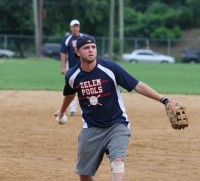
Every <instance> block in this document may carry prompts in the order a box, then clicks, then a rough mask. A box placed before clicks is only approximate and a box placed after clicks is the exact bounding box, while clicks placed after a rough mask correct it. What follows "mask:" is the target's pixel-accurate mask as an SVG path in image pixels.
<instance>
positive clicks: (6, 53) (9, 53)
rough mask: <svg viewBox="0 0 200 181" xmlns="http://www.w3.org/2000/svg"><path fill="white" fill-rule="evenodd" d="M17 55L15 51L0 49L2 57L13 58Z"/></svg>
mask: <svg viewBox="0 0 200 181" xmlns="http://www.w3.org/2000/svg"><path fill="white" fill-rule="evenodd" d="M14 55H15V52H13V51H11V50H7V49H0V57H1V58H11V57H13V56H14Z"/></svg>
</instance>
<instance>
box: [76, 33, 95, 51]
mask: <svg viewBox="0 0 200 181" xmlns="http://www.w3.org/2000/svg"><path fill="white" fill-rule="evenodd" d="M89 43H94V44H96V40H95V38H94V37H93V36H91V35H87V34H84V35H82V36H80V37H79V38H78V40H77V41H76V49H79V48H81V47H82V46H84V45H86V44H89Z"/></svg>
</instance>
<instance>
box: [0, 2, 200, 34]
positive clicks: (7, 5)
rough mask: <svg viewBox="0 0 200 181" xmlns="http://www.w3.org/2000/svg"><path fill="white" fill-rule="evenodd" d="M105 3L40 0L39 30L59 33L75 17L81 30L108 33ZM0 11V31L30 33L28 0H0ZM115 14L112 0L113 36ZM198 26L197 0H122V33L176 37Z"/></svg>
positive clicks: (31, 14) (31, 13)
mask: <svg viewBox="0 0 200 181" xmlns="http://www.w3.org/2000/svg"><path fill="white" fill-rule="evenodd" d="M109 4H110V1H109V0H101V1H99V0H84V1H80V0H59V1H58V0H44V17H43V34H44V35H47V36H49V35H55V36H56V35H57V36H60V35H63V33H64V32H66V31H68V30H69V29H68V28H69V22H70V20H71V19H75V18H76V19H79V20H80V22H81V30H82V31H83V32H87V33H88V34H93V35H95V36H108V27H109ZM0 14H1V21H0V34H24V35H32V34H34V23H33V5H32V1H27V0H1V1H0ZM118 18H119V17H118V1H117V0H116V2H115V35H116V36H117V35H118V26H119V23H118ZM199 26H200V1H199V0H176V1H173V0H124V35H125V37H149V38H179V37H180V36H181V31H182V30H185V29H190V28H193V27H195V28H196V27H199Z"/></svg>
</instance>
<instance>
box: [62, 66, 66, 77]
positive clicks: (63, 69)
mask: <svg viewBox="0 0 200 181" xmlns="http://www.w3.org/2000/svg"><path fill="white" fill-rule="evenodd" d="M61 74H62V75H65V74H66V68H65V67H62V68H61Z"/></svg>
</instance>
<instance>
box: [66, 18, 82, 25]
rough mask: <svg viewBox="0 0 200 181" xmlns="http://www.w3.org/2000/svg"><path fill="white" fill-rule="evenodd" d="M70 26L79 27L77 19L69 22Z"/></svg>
mask: <svg viewBox="0 0 200 181" xmlns="http://www.w3.org/2000/svg"><path fill="white" fill-rule="evenodd" d="M69 25H70V26H74V25H80V22H79V20H77V19H74V20H71V22H70V24H69Z"/></svg>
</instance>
